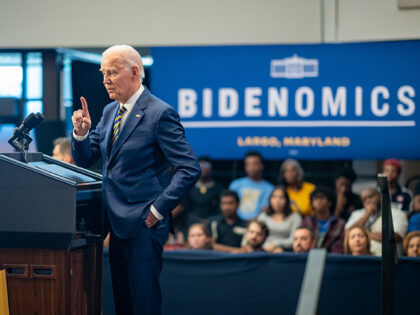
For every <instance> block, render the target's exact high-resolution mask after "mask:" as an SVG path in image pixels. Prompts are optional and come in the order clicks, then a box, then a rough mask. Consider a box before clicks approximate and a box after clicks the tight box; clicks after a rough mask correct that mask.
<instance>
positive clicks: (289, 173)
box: [280, 159, 315, 217]
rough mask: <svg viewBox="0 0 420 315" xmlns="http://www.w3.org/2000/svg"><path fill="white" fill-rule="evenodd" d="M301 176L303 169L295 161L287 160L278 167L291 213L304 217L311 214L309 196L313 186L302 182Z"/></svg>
mask: <svg viewBox="0 0 420 315" xmlns="http://www.w3.org/2000/svg"><path fill="white" fill-rule="evenodd" d="M303 176H304V173H303V168H302V166H301V165H300V163H299V162H298V161H296V160H293V159H287V160H285V161H284V162H283V164H282V165H281V167H280V177H281V178H282V179H283V181H284V184H285V185H286V188H287V193H288V194H289V197H290V205H291V208H292V211H294V212H296V213H299V214H301V215H302V216H304V217H306V216H310V215H312V214H313V209H312V205H311V198H310V196H311V193H312V191H313V190H314V189H315V185H314V184H312V183H308V182H305V181H303Z"/></svg>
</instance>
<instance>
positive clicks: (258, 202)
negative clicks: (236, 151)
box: [229, 151, 273, 220]
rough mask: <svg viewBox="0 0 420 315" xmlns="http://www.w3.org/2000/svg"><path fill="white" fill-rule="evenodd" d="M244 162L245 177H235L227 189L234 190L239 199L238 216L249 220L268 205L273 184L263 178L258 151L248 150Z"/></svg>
mask: <svg viewBox="0 0 420 315" xmlns="http://www.w3.org/2000/svg"><path fill="white" fill-rule="evenodd" d="M244 163H245V173H246V177H243V178H238V179H235V180H234V181H233V182H232V183H231V184H230V185H229V189H230V190H233V191H236V192H237V193H238V195H239V198H240V200H241V201H240V204H239V210H238V216H239V217H240V218H241V219H242V220H251V219H253V218H255V217H257V216H258V215H259V214H260V213H261V211H262V209H263V208H264V207H265V206H267V205H268V198H269V197H270V193H271V191H272V190H273V185H271V184H270V183H269V182H268V181H266V180H264V179H263V171H264V163H263V158H262V156H261V154H260V153H259V152H256V151H251V152H248V153H247V154H246V156H245V161H244Z"/></svg>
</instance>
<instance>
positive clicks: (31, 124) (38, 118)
mask: <svg viewBox="0 0 420 315" xmlns="http://www.w3.org/2000/svg"><path fill="white" fill-rule="evenodd" d="M43 120H44V115H42V114H41V113H36V114H34V113H30V114H29V115H28V117H26V118H25V120H24V121H23V122H22V124H21V125H20V126H19V127H18V128H17V129H16V131H17V132H22V133H28V132H29V131H31V130H32V129H34V128H35V127H37V126H38V125H39V124H40V123H41V122H42V121H43Z"/></svg>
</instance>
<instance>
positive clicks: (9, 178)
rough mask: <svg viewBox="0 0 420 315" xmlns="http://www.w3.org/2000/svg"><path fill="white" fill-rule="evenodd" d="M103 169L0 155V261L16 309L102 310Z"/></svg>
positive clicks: (14, 311) (14, 313)
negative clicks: (96, 169) (100, 172)
mask: <svg viewBox="0 0 420 315" xmlns="http://www.w3.org/2000/svg"><path fill="white" fill-rule="evenodd" d="M101 187H102V176H101V175H99V174H96V173H93V172H90V171H88V170H85V169H82V168H79V167H77V166H74V165H71V164H67V163H64V162H61V161H58V160H56V159H53V158H51V157H49V156H47V155H44V154H42V153H30V154H28V156H27V161H22V156H21V154H19V153H7V154H6V153H3V154H0V205H1V207H0V218H1V220H0V268H2V269H5V270H6V275H7V286H8V295H9V308H10V314H11V315H21V314H22V315H26V314H101V295H102V264H103V248H102V241H103V237H104V235H103V212H102V211H103V210H102V189H101Z"/></svg>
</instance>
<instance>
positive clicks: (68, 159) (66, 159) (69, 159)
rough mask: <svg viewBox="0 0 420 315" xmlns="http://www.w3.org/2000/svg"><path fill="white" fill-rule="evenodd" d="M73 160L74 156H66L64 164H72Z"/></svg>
mask: <svg viewBox="0 0 420 315" xmlns="http://www.w3.org/2000/svg"><path fill="white" fill-rule="evenodd" d="M72 160H73V158H72V156H71V155H70V154H66V155H65V156H64V162H66V163H71V162H72Z"/></svg>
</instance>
